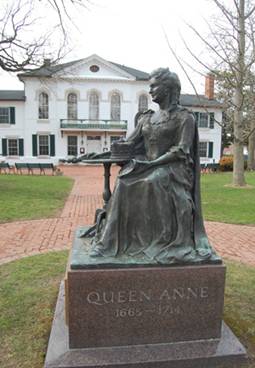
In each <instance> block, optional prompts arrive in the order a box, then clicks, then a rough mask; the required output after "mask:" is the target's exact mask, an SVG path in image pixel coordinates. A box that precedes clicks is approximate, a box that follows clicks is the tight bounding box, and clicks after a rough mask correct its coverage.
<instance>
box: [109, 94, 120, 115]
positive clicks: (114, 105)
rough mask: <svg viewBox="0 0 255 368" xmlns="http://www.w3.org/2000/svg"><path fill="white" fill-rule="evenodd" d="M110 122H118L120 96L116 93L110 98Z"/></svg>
mask: <svg viewBox="0 0 255 368" xmlns="http://www.w3.org/2000/svg"><path fill="white" fill-rule="evenodd" d="M111 120H115V121H118V120H120V95H119V93H117V92H114V93H113V94H112V96H111Z"/></svg>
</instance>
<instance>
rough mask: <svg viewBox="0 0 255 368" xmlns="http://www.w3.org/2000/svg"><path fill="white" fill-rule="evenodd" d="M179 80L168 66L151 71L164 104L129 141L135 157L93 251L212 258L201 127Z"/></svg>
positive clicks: (178, 259) (163, 258)
mask: <svg viewBox="0 0 255 368" xmlns="http://www.w3.org/2000/svg"><path fill="white" fill-rule="evenodd" d="M180 90H181V85H180V81H179V78H178V76H177V75H176V74H175V73H172V72H170V71H169V69H168V68H166V69H165V68H160V69H157V70H155V71H154V72H152V74H151V79H150V94H151V96H152V100H153V101H154V102H156V103H157V104H158V105H159V110H158V111H156V112H154V111H151V110H148V111H145V112H144V113H143V114H141V116H140V117H139V119H138V124H137V126H136V129H135V130H134V132H133V133H132V134H131V136H130V137H129V138H128V139H127V141H126V142H120V143H118V144H119V146H121V145H122V144H123V145H126V146H127V145H130V147H131V149H132V150H133V152H134V156H133V157H134V159H132V160H131V161H129V163H128V164H126V165H125V166H123V167H122V169H121V170H120V172H119V175H118V178H117V181H116V185H115V189H114V192H113V195H112V197H111V199H110V201H109V203H108V205H107V208H106V217H105V220H104V221H103V222H102V224H101V226H99V228H98V231H97V233H96V235H95V237H94V239H93V241H92V250H91V252H90V256H92V257H100V256H102V257H117V256H119V255H123V254H125V255H129V256H132V257H138V256H139V255H140V256H141V255H142V256H143V257H145V258H148V259H149V260H153V261H155V262H157V263H162V264H172V263H196V262H198V263H201V262H208V261H209V262H210V260H211V259H212V258H213V256H214V255H215V253H214V252H213V250H212V248H211V246H210V244H209V242H208V238H207V235H206V233H205V229H204V225H203V219H202V214H201V203H200V184H199V178H200V165H199V152H198V143H199V140H198V129H197V126H196V123H195V120H194V117H193V115H192V113H190V112H189V111H188V110H187V109H185V108H183V107H181V106H180V105H179V104H178V103H179V97H180Z"/></svg>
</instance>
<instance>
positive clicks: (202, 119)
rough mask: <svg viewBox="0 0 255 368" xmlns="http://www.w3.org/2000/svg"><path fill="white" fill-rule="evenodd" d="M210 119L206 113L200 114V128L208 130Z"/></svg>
mask: <svg viewBox="0 0 255 368" xmlns="http://www.w3.org/2000/svg"><path fill="white" fill-rule="evenodd" d="M208 119H209V116H208V114H207V113H206V112H200V114H199V122H198V126H199V128H208Z"/></svg>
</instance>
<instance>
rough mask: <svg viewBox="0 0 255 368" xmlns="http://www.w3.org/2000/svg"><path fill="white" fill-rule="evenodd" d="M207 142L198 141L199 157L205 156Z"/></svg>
mask: <svg viewBox="0 0 255 368" xmlns="http://www.w3.org/2000/svg"><path fill="white" fill-rule="evenodd" d="M207 152H208V142H199V157H207Z"/></svg>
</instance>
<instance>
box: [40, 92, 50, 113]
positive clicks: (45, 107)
mask: <svg viewBox="0 0 255 368" xmlns="http://www.w3.org/2000/svg"><path fill="white" fill-rule="evenodd" d="M39 119H49V96H48V95H47V93H45V92H42V93H40V94H39Z"/></svg>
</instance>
